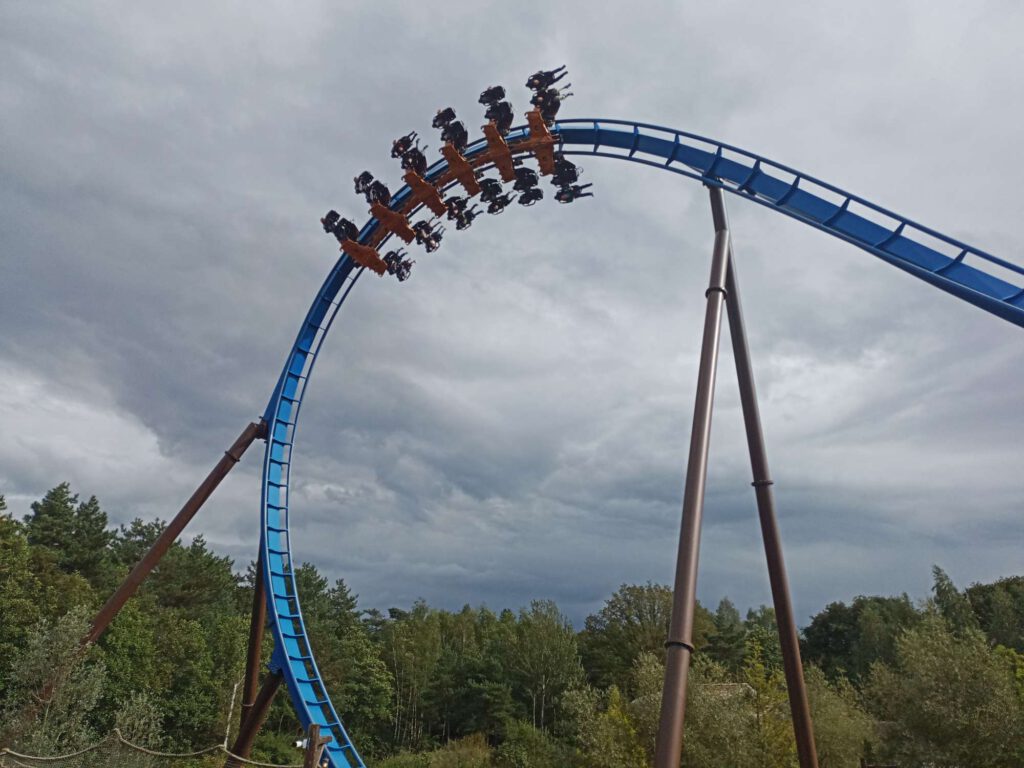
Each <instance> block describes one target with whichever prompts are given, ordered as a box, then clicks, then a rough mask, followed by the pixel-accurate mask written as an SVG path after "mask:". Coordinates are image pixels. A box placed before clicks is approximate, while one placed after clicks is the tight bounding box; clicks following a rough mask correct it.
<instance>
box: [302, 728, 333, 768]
mask: <svg viewBox="0 0 1024 768" xmlns="http://www.w3.org/2000/svg"><path fill="white" fill-rule="evenodd" d="M330 743H331V737H330V736H325V737H324V738H320V726H319V725H317V724H316V723H313V724H312V725H310V726H309V731H308V732H307V734H306V753H305V755H304V756H303V760H302V768H320V762H321V758H322V757H323V754H324V747H326V746H327V745H328V744H330Z"/></svg>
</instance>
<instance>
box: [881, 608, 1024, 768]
mask: <svg viewBox="0 0 1024 768" xmlns="http://www.w3.org/2000/svg"><path fill="white" fill-rule="evenodd" d="M953 615H954V616H957V614H953ZM1015 671H1016V670H1015V669H1014V667H1013V666H1011V664H1010V663H1009V660H1008V659H1007V658H1006V657H1005V656H1004V655H1002V654H998V653H996V652H994V651H993V650H992V649H991V648H989V646H988V644H987V643H986V641H985V638H984V636H983V635H982V634H981V633H980V632H978V631H975V630H965V629H964V628H963V627H962V626H960V627H956V626H951V625H950V623H949V621H948V619H946V618H945V617H944V616H938V615H933V616H929V617H928V618H927V619H925V620H924V621H922V622H921V624H920V625H919V626H918V627H916V628H915V629H913V630H910V631H908V632H906V633H905V634H904V635H903V636H902V637H900V639H899V641H898V642H897V649H896V659H895V662H894V663H893V664H892V665H886V664H877V665H875V667H874V668H873V669H872V672H871V679H870V682H869V685H868V688H867V695H868V698H869V701H870V702H871V705H872V708H873V709H874V711H875V713H876V714H877V715H878V716H879V717H880V719H882V720H883V721H885V722H886V725H887V727H886V729H885V730H884V731H883V735H884V752H885V754H887V755H889V756H890V757H892V758H893V759H895V760H897V761H900V762H902V763H904V764H906V765H908V766H909V765H955V766H961V768H975V767H976V768H982V766H985V767H986V768H1002V767H1003V766H1006V768H1009V767H1010V766H1020V765H1021V764H1022V761H1024V701H1022V699H1021V696H1020V693H1019V690H1018V687H1017V680H1016V679H1015Z"/></svg>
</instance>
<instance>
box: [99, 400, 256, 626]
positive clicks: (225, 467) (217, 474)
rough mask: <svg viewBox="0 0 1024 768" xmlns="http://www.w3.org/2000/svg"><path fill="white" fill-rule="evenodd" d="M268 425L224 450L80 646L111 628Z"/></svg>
mask: <svg viewBox="0 0 1024 768" xmlns="http://www.w3.org/2000/svg"><path fill="white" fill-rule="evenodd" d="M266 433H267V424H266V422H264V421H263V420H262V419H261V420H260V421H258V422H252V423H251V424H249V425H248V426H247V427H246V428H245V429H244V430H243V431H242V434H240V435H239V436H238V439H237V440H235V442H234V444H233V445H232V446H231V447H230V448H229V449H228V450H227V451H225V453H224V455H223V456H222V457H221V459H220V461H219V462H217V465H216V466H215V467H214V468H213V469H212V470H211V471H210V474H208V475H207V476H206V479H205V480H203V482H202V484H201V485H200V486H199V487H198V488H196V490H195V492H194V493H193V494H192V496H190V497H189V500H188V501H186V502H185V505H184V506H183V507H182V508H181V509H180V510H179V511H178V514H176V515H175V516H174V519H173V520H171V522H169V523H168V524H167V528H165V529H164V532H163V533H161V534H160V536H159V537H158V538H157V540H156V541H155V542H153V546H152V547H150V548H149V552H147V553H146V554H145V555H144V556H143V558H142V559H141V560H140V561H139V562H138V563H137V564H136V565H135V568H133V569H132V572H131V573H129V574H128V576H127V578H125V580H124V581H123V582H121V586H119V587H118V588H117V591H116V592H115V593H114V594H113V595H111V596H110V599H109V600H107V602H106V603H104V605H103V607H102V608H100V610H99V613H97V614H96V618H94V619H93V621H92V627H91V629H90V630H89V634H88V635H86V636H85V637H84V638H83V639H82V643H83V645H88V644H89V643H94V642H96V641H97V640H98V639H99V638H100V635H102V634H103V632H104V631H105V630H106V628H107V627H108V626H110V622H112V621H113V620H114V617H115V616H117V614H118V612H119V611H120V610H121V609H122V608H123V607H124V604H125V603H126V602H128V599H129V598H130V597H131V596H132V595H134V594H135V590H137V589H138V588H139V585H140V584H141V583H142V582H143V580H144V579H145V578H146V577H147V576H148V575H149V574H150V572H152V570H153V569H154V568H155V567H156V565H157V563H159V562H160V558H162V557H163V556H164V555H165V554H167V550H168V549H170V548H171V544H173V543H174V541H175V539H177V538H178V536H180V535H181V532H182V531H183V530H184V529H185V526H186V525H188V523H189V521H191V520H192V518H193V517H195V514H196V512H198V511H199V508H200V507H202V506H203V502H205V501H206V500H207V499H208V498H209V497H210V494H211V493H213V492H214V490H215V489H216V488H217V486H218V485H220V482H221V480H223V479H224V478H225V477H226V476H227V474H228V472H230V471H231V470H232V468H233V467H234V466H235V464H237V463H238V462H239V461H240V460H241V458H242V454H243V453H245V449H246V448H248V447H249V446H250V445H252V443H253V441H254V440H256V439H258V438H259V439H262V438H264V437H266Z"/></svg>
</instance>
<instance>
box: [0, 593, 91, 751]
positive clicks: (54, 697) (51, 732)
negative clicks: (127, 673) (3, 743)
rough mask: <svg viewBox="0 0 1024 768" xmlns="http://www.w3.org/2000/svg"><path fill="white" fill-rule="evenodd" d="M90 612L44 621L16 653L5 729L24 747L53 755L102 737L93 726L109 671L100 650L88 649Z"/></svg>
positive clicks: (1, 727) (0, 721) (0, 727)
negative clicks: (83, 640)
mask: <svg viewBox="0 0 1024 768" xmlns="http://www.w3.org/2000/svg"><path fill="white" fill-rule="evenodd" d="M88 628H89V611H88V609H85V608H76V609H74V610H72V611H70V612H69V613H67V614H65V615H64V616H62V617H61V618H60V619H58V620H56V621H51V620H50V619H42V620H41V621H40V622H39V623H38V624H36V625H35V626H34V627H33V628H32V629H31V630H30V631H29V633H28V637H27V639H26V643H25V645H24V647H23V648H20V649H19V650H18V651H17V652H16V653H15V654H14V656H13V658H12V659H11V660H10V661H11V667H10V670H11V671H10V676H9V683H8V688H7V692H6V696H5V700H4V705H3V710H2V717H0V733H2V734H5V735H6V739H7V740H8V741H9V742H10V743H11V744H12V745H14V746H15V747H16V748H17V749H18V750H19V751H22V752H26V753H28V754H38V755H52V754H57V753H60V752H62V751H63V752H66V751H69V750H75V749H81V748H82V747H85V746H88V745H89V744H91V743H92V742H93V741H95V740H96V734H95V733H94V731H93V729H92V728H91V727H90V722H89V720H90V716H91V715H92V713H93V710H94V709H95V707H96V705H97V703H98V702H99V699H100V695H101V693H102V690H103V683H104V679H105V675H106V670H105V668H104V666H103V662H102V660H101V658H100V656H101V654H100V653H99V652H98V651H97V650H96V649H90V650H89V651H87V652H83V651H82V649H81V646H80V641H81V638H82V637H83V635H84V634H85V633H86V631H87V630H88Z"/></svg>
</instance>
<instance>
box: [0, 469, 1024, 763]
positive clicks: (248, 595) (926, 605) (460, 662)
mask: <svg viewBox="0 0 1024 768" xmlns="http://www.w3.org/2000/svg"><path fill="white" fill-rule="evenodd" d="M163 528H164V525H163V523H161V522H160V521H151V522H145V521H142V520H139V519H136V520H133V521H132V522H131V523H129V524H127V525H122V526H120V527H118V528H112V527H111V526H110V525H109V522H108V519H107V515H106V513H105V512H104V511H103V509H102V508H101V506H100V504H99V502H98V501H97V499H96V498H95V497H91V498H89V499H87V500H81V499H80V498H79V497H78V496H77V495H75V494H74V493H73V492H72V490H71V488H70V487H69V485H68V484H67V483H63V484H61V485H58V486H57V487H55V488H53V489H52V490H50V491H49V492H48V493H47V494H46V495H45V496H44V497H43V498H42V499H40V500H39V501H37V502H35V503H33V504H32V505H31V510H30V512H29V514H27V515H25V516H24V518H23V519H20V520H18V519H15V518H14V517H13V516H12V515H11V514H10V513H9V512H7V511H6V504H5V503H4V501H3V497H2V496H0V746H9V747H11V748H16V749H17V750H18V751H21V752H28V753H31V754H40V755H44V754H60V753H67V752H70V751H73V750H75V749H79V748H82V747H84V746H88V745H89V744H91V743H94V742H95V741H97V740H99V739H100V738H102V737H103V736H104V735H106V734H107V733H109V732H110V731H111V730H112V729H113V728H115V727H116V728H118V729H119V730H120V731H121V733H122V734H123V735H124V736H125V737H126V738H127V739H128V740H130V741H133V742H134V743H137V744H139V745H141V746H145V747H148V748H152V749H162V750H166V751H187V750H192V749H197V748H203V747H207V746H210V745H211V744H216V743H220V742H222V741H224V740H225V738H228V739H232V738H233V736H234V733H235V731H236V730H237V721H238V707H239V704H240V702H239V701H238V699H239V697H240V690H241V688H240V681H241V678H242V673H243V669H244V665H245V644H246V641H247V635H248V615H249V609H250V606H251V601H252V590H253V580H254V578H255V569H254V567H253V565H252V564H249V566H248V568H247V569H246V570H245V571H244V572H236V570H235V564H234V563H233V562H232V560H231V559H230V558H227V557H223V556H220V555H218V554H217V553H216V552H213V551H212V550H211V549H210V548H209V547H208V546H207V544H206V542H205V541H204V540H203V538H202V537H201V536H197V537H196V538H195V539H193V540H192V541H191V543H188V544H183V543H180V542H179V543H176V544H175V545H174V546H173V547H172V549H171V550H170V552H169V553H168V554H167V556H166V557H165V558H164V559H163V561H162V562H161V563H160V565H159V566H158V567H157V569H156V570H155V571H154V572H153V574H152V575H151V576H150V578H149V579H148V580H147V581H146V582H145V583H144V584H143V586H142V588H141V589H140V590H139V593H138V595H137V596H136V597H135V598H134V599H133V600H132V601H130V602H129V604H128V605H127V606H126V608H125V609H124V610H123V611H122V612H121V614H120V615H119V616H118V618H117V619H116V620H115V621H114V623H113V624H112V625H111V627H110V629H109V630H108V631H107V632H106V634H105V635H104V636H103V637H102V638H101V640H100V641H99V642H98V643H97V644H95V645H94V646H92V647H90V648H89V649H88V650H87V651H86V652H85V653H81V652H79V651H78V650H77V649H78V641H79V639H80V638H81V637H82V636H83V635H84V634H85V631H86V629H87V627H88V621H89V619H90V617H91V615H92V613H93V612H94V611H95V610H96V609H97V608H98V607H99V606H100V605H101V604H102V602H103V600H104V599H105V598H106V597H107V596H109V594H110V593H111V591H112V590H113V589H114V588H115V587H116V586H117V584H118V583H119V581H120V579H121V578H123V577H124V575H126V574H127V572H128V570H129V569H130V568H131V567H132V566H133V565H134V564H135V563H136V562H137V561H138V559H139V558H140V557H141V555H142V554H143V553H144V552H145V551H146V549H147V548H148V547H149V545H150V544H151V543H152V542H153V541H154V540H155V539H156V537H157V536H159V534H160V532H161V531H162V530H163ZM933 577H934V583H933V590H932V594H931V595H930V596H929V597H928V598H927V599H924V600H920V601H918V602H914V601H912V600H911V599H910V598H909V597H908V596H907V595H901V596H899V597H877V596H870V597H857V598H855V599H854V600H853V601H852V602H850V603H843V602H835V603H831V604H830V605H828V606H827V607H825V608H824V609H823V610H822V611H820V612H819V613H818V614H816V615H815V616H814V617H813V618H812V619H811V621H810V623H809V624H808V625H807V626H806V627H805V628H804V630H803V632H802V638H801V642H802V650H803V657H804V662H805V666H806V670H805V674H806V678H807V686H808V693H809V697H810V703H811V708H812V713H813V715H814V723H815V730H816V736H817V746H818V752H819V758H820V763H821V766H822V768H843V767H845V766H857V765H859V761H860V760H861V759H862V758H863V759H865V760H867V761H868V762H869V763H872V762H873V763H886V764H894V765H899V766H901V768H904V767H907V768H909V767H910V766H963V767H964V768H972V767H974V766H977V767H978V768H983V767H984V768H1002V767H1003V766H1006V767H1007V768H1009V767H1010V766H1018V767H1019V766H1021V765H1024V577H1021V576H1016V577H1011V578H1005V579H1002V580H999V581H997V582H994V583H991V584H974V585H972V586H969V587H968V588H966V589H963V590H961V589H958V588H957V587H956V585H954V584H953V582H952V581H951V580H950V579H949V577H948V576H947V575H946V574H945V573H944V572H943V571H942V570H941V569H939V568H937V567H936V568H935V569H934V573H933ZM296 578H297V582H298V585H299V595H300V597H301V600H302V606H303V612H304V614H305V617H306V619H307V623H308V627H309V632H310V636H311V640H312V643H313V646H314V648H315V651H316V656H317V663H318V665H319V668H320V671H321V673H322V675H323V677H324V678H325V681H326V683H327V686H328V689H329V690H330V691H331V692H332V698H333V701H334V703H335V705H336V707H337V709H338V712H339V714H340V715H341V717H342V720H343V721H344V722H345V724H346V727H347V728H348V729H349V731H350V733H351V735H352V736H353V739H354V740H355V742H356V744H357V745H358V746H359V747H360V750H361V751H362V752H363V754H364V757H366V759H367V762H368V763H369V764H370V765H373V766H381V768H456V767H461V768H477V767H478V766H479V767H480V768H483V767H484V766H493V767H494V768H565V767H569V768H573V767H575V766H579V767H580V768H583V767H584V766H586V767H587V768H605V767H606V766H607V768H612V766H614V767H615V768H634V767H635V768H643V767H644V766H649V765H650V764H651V760H652V755H653V749H654V738H655V733H656V729H657V723H658V712H659V706H660V699H661V685H662V675H663V666H662V665H663V658H664V649H663V643H664V639H665V636H666V631H667V625H668V620H669V615H670V611H671V597H672V596H671V590H670V589H669V588H668V587H666V586H662V585H657V584H651V583H648V584H641V585H623V586H622V587H620V588H619V589H618V590H617V591H616V592H615V593H614V594H613V595H611V596H610V597H609V598H608V599H607V600H606V601H605V603H604V605H603V606H602V607H601V608H600V610H598V611H597V612H596V613H594V614H593V615H591V616H589V617H587V619H586V621H585V623H584V626H583V627H582V628H580V629H579V630H577V629H576V628H574V627H573V626H572V624H571V623H570V622H569V620H568V619H567V618H566V617H565V616H564V615H563V614H562V613H561V612H560V610H559V609H558V606H557V605H556V604H555V603H554V602H552V601H550V600H537V601H534V602H532V603H531V604H530V605H529V606H526V607H523V608H520V609H518V610H515V611H513V610H510V609H505V610H501V611H494V610H491V609H489V608H487V607H485V606H480V607H471V606H468V605H467V606H466V607H464V608H463V609H462V610H460V611H448V610H442V609H439V608H435V607H432V606H430V605H428V604H427V603H425V602H423V601H418V602H416V603H415V604H413V605H412V606H409V607H408V608H391V609H389V610H388V611H386V612H382V611H380V610H376V609H369V610H365V609H362V608H361V607H360V606H359V604H358V600H357V597H356V595H354V594H353V593H352V591H351V590H350V589H349V587H348V586H347V585H346V584H345V582H344V581H343V580H337V581H335V582H334V583H331V582H330V581H329V580H328V579H327V578H325V577H324V576H323V575H322V574H320V572H319V571H318V570H317V569H316V567H315V566H313V565H311V564H308V563H307V564H303V565H301V566H300V567H299V568H298V570H297V573H296ZM270 645H271V643H270V641H269V638H268V640H267V642H266V643H265V644H264V647H265V649H267V650H265V654H266V655H267V657H268V659H269V648H270ZM694 645H695V647H696V652H695V655H694V660H693V671H692V675H691V681H690V687H689V693H688V696H689V699H688V710H687V712H688V714H687V732H686V746H685V750H684V757H683V762H682V765H683V766H686V767H687V768H705V766H706V767H707V768H711V767H712V766H714V767H715V768H718V766H734V767H735V768H791V767H795V766H796V750H795V744H794V742H793V735H792V726H791V722H790V718H789V708H788V700H787V697H786V689H785V681H784V677H783V673H782V657H781V651H780V648H779V641H778V635H777V632H776V628H775V617H774V612H773V611H772V609H771V608H768V607H765V606H761V607H760V608H756V609H751V610H748V611H747V612H746V613H745V614H741V613H740V611H739V610H738V609H737V608H736V607H735V606H734V605H733V604H732V603H731V602H730V601H729V600H728V599H722V601H721V602H720V603H719V604H718V606H717V607H716V609H715V610H714V611H710V610H708V609H706V608H704V607H700V608H699V609H698V611H697V618H696V622H695V626H694ZM48 682H53V685H49V686H48V685H46V684H47V683H48ZM299 732H300V731H299V726H298V722H297V720H296V718H295V715H294V712H293V711H292V709H291V706H290V703H289V702H288V700H287V696H284V695H281V696H279V697H278V698H277V699H276V700H275V703H274V705H273V707H272V709H271V712H270V715H269V717H268V720H267V724H266V726H265V728H264V729H263V731H262V732H261V734H260V736H259V738H258V740H257V744H256V750H255V751H254V758H257V759H262V760H266V761H270V762H295V761H296V760H297V759H298V753H297V751H296V750H295V748H294V741H295V739H296V737H297V735H298V734H299Z"/></svg>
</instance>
